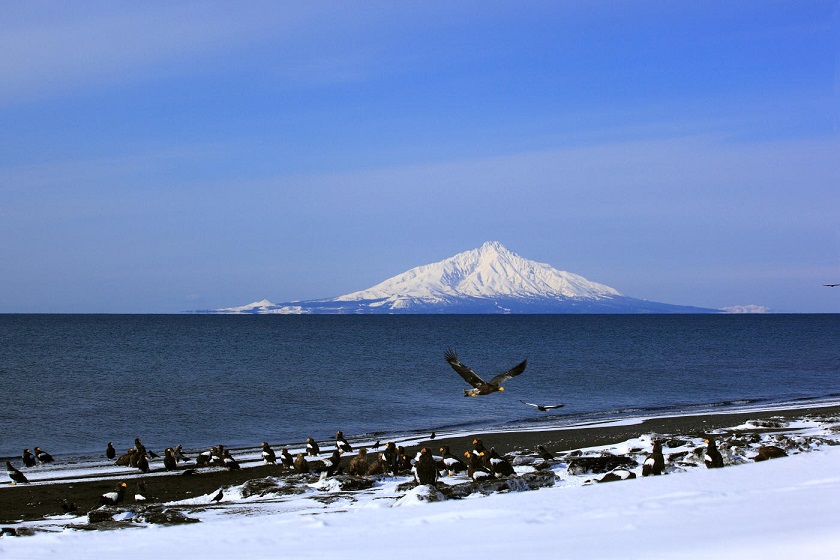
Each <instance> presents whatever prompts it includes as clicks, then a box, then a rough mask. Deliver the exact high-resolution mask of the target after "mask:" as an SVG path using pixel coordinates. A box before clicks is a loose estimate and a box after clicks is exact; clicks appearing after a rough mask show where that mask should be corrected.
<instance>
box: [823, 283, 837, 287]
mask: <svg viewBox="0 0 840 560" xmlns="http://www.w3.org/2000/svg"><path fill="white" fill-rule="evenodd" d="M823 286H825V287H827V288H836V287H837V286H840V284H823Z"/></svg>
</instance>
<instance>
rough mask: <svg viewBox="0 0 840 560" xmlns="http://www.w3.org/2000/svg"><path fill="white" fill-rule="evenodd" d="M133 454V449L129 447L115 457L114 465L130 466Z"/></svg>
mask: <svg viewBox="0 0 840 560" xmlns="http://www.w3.org/2000/svg"><path fill="white" fill-rule="evenodd" d="M133 454H134V450H133V449H129V450H128V451H126V452H125V453H123V454H122V455H120V456H119V458H118V459H117V462H116V465H117V466H119V467H130V466H131V456H132V455H133Z"/></svg>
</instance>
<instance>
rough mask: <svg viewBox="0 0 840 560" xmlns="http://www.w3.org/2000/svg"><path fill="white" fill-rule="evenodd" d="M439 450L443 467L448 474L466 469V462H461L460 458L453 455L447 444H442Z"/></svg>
mask: <svg viewBox="0 0 840 560" xmlns="http://www.w3.org/2000/svg"><path fill="white" fill-rule="evenodd" d="M440 452H441V454H442V455H441V460H442V461H443V466H444V469H445V470H446V472H447V473H448V474H449V476H452V475H454V474H457V473H460V472H464V471H465V470H467V464H466V463H465V462H463V461H462V460H461V459H459V458H458V457H456V456H455V455H453V454H452V453H451V452H450V451H449V446H448V445H444V446H443V447H441V448H440Z"/></svg>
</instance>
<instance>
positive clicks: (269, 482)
mask: <svg viewBox="0 0 840 560" xmlns="http://www.w3.org/2000/svg"><path fill="white" fill-rule="evenodd" d="M304 492H306V488H303V487H299V486H295V485H289V484H286V483H285V482H284V481H283V479H281V478H277V477H274V476H267V477H265V478H255V479H252V480H249V481H247V482H245V484H243V485H242V497H243V498H247V497H249V496H266V495H268V494H279V495H281V496H287V495H293V494H302V493H304Z"/></svg>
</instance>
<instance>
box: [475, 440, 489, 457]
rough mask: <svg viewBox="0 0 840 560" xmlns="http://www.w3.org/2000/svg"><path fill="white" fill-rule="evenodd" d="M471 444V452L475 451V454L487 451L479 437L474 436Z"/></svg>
mask: <svg viewBox="0 0 840 560" xmlns="http://www.w3.org/2000/svg"><path fill="white" fill-rule="evenodd" d="M472 444H473V453H475V454H477V455H481V454H482V453H484V452H485V451H487V448H486V447H484V442H483V441H481V439H480V438H475V439H474V440H472Z"/></svg>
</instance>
